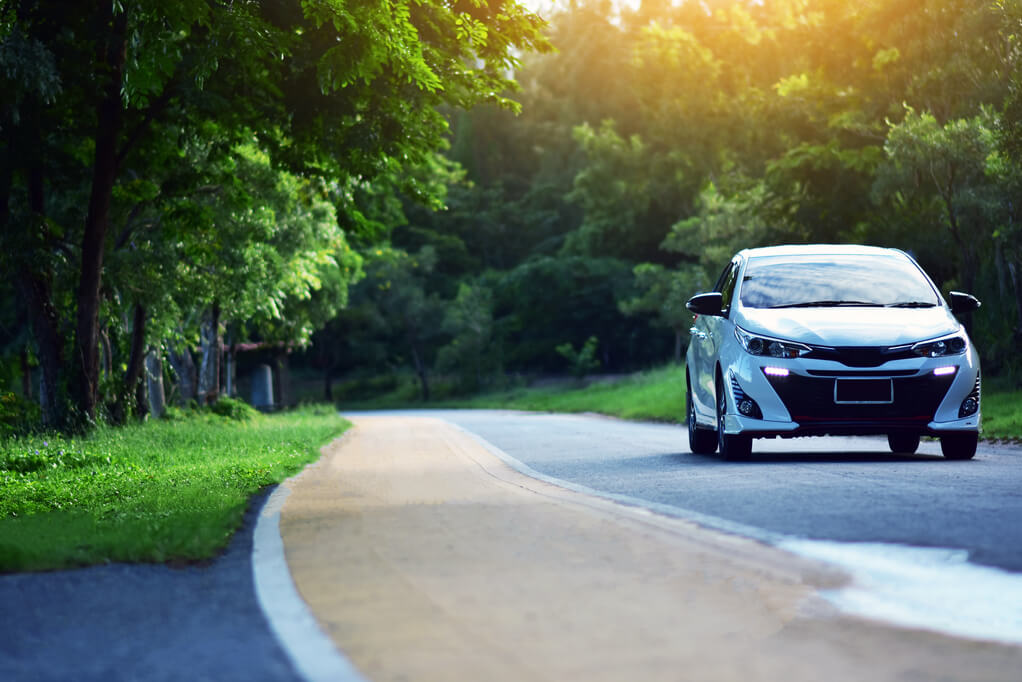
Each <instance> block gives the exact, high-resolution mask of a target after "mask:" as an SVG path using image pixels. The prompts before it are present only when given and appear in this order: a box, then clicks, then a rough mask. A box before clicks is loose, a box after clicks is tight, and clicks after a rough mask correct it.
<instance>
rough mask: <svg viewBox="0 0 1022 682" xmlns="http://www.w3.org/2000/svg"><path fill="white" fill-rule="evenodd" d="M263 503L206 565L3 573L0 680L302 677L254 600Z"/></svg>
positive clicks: (285, 680) (280, 680)
mask: <svg viewBox="0 0 1022 682" xmlns="http://www.w3.org/2000/svg"><path fill="white" fill-rule="evenodd" d="M264 500H265V495H260V496H258V497H257V498H256V499H255V500H254V501H253V503H252V505H251V508H250V510H249V512H248V513H247V514H246V515H245V520H244V523H243V525H242V528H241V529H240V530H239V531H238V532H237V533H236V534H235V536H234V538H233V540H232V541H231V543H230V546H229V547H228V548H227V550H226V551H225V552H224V554H223V555H221V556H220V557H219V558H217V559H216V560H215V561H213V562H211V563H210V564H209V565H205V566H189V567H185V568H171V567H169V566H158V565H144V564H143V565H139V564H113V565H109V566H93V567H90V568H83V569H79V570H71V571H54V572H49V573H18V574H11V575H0V604H2V605H3V607H2V608H3V617H2V618H0V680H3V681H4V682H46V681H49V680H52V681H53V682H67V681H70V680H74V681H75V682H93V681H95V682H118V681H120V680H146V681H147V682H150V681H152V682H162V681H166V682H173V681H177V680H195V681H200V680H202V681H204V680H208V681H209V682H220V681H224V680H268V681H270V680H272V681H273V682H301V680H302V677H301V676H300V675H299V674H298V673H297V672H296V671H295V669H294V668H293V667H292V665H291V662H290V660H289V659H288V657H287V655H286V654H285V652H284V650H283V649H282V648H281V646H280V644H279V643H278V642H277V639H276V638H275V637H274V635H273V632H272V630H271V629H270V625H269V623H267V621H266V618H265V617H264V615H263V612H262V610H261V609H260V606H259V602H258V601H257V599H256V594H255V586H254V584H253V577H252V561H251V557H252V530H253V528H254V525H255V518H256V512H257V511H258V510H259V509H260V508H261V506H262V504H263V501H264Z"/></svg>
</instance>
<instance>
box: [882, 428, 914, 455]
mask: <svg viewBox="0 0 1022 682" xmlns="http://www.w3.org/2000/svg"><path fill="white" fill-rule="evenodd" d="M887 445H888V446H890V448H891V452H896V453H898V454H899V455H912V454H915V451H916V450H918V449H919V434H918V433H889V434H887Z"/></svg>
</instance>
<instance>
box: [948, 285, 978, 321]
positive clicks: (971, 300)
mask: <svg viewBox="0 0 1022 682" xmlns="http://www.w3.org/2000/svg"><path fill="white" fill-rule="evenodd" d="M948 297H949V298H950V299H951V312H953V313H954V314H955V315H961V314H963V313H971V312H972V311H973V310H977V309H978V308H979V307H980V306H981V305H983V304H982V303H980V302H979V299H978V298H976V297H975V296H972V295H970V294H963V293H962V292H961V291H952V292H949V294H948Z"/></svg>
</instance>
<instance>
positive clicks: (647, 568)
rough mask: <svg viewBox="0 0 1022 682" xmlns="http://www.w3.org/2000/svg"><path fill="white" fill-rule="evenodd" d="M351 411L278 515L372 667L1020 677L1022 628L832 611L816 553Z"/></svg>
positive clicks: (831, 574)
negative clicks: (920, 623) (630, 501)
mask: <svg viewBox="0 0 1022 682" xmlns="http://www.w3.org/2000/svg"><path fill="white" fill-rule="evenodd" d="M353 421H354V423H355V428H353V429H352V430H350V431H349V432H348V433H347V434H346V435H345V436H344V437H343V438H342V439H340V440H339V441H337V442H336V443H334V444H333V445H332V446H330V448H328V450H327V453H326V455H325V456H324V457H323V459H322V460H320V462H319V463H317V464H316V465H314V466H313V467H310V468H309V469H307V470H306V471H305V472H304V473H303V474H302V475H301V476H299V477H298V478H296V479H293V480H292V481H290V482H288V483H286V484H285V485H287V486H289V487H290V488H291V494H290V496H289V498H288V500H287V502H286V503H285V505H284V508H283V510H282V513H281V517H280V530H281V535H282V537H283V542H284V547H285V551H286V556H287V562H288V566H289V568H290V571H291V575H292V577H293V578H294V581H295V584H296V585H297V588H298V591H299V593H300V594H301V596H302V598H303V599H304V600H305V601H306V602H307V603H308V605H309V607H310V608H311V610H312V612H313V614H314V615H315V617H316V619H317V620H318V622H319V624H320V625H321V627H322V628H323V630H324V631H325V632H326V633H327V635H328V636H329V637H330V638H331V639H332V640H333V642H334V643H335V644H336V645H337V647H338V648H339V649H340V650H341V651H343V652H344V653H345V654H346V655H347V656H348V657H349V658H350V660H351V661H352V662H353V663H354V665H355V667H356V668H358V669H359V670H360V671H361V672H362V673H363V674H364V675H365V676H366V677H367V678H369V679H371V680H374V681H377V682H382V681H383V680H445V681H447V680H473V681H474V680H493V681H497V680H515V681H518V680H634V679H642V680H660V679H663V680H691V681H703V680H722V681H724V680H734V681H736V682H737V681H739V680H740V681H742V682H748V681H750V680H782V679H783V680H788V681H791V682H795V681H798V680H807V681H809V680H812V681H813V682H815V681H816V680H821V679H826V680H850V681H851V680H855V681H858V680H864V679H869V680H916V679H920V680H922V679H925V680H969V681H978V680H1011V681H1013V682H1014V681H1017V680H1018V679H1019V671H1020V670H1022V648H1020V647H1012V646H1005V645H998V644H991V643H981V642H971V641H967V640H959V639H955V638H951V637H946V636H942V635H937V634H933V633H927V632H919V631H912V630H902V629H897V628H892V627H888V626H884V625H881V624H877V623H872V622H869V621H865V620H857V619H854V618H849V617H844V616H839V615H837V614H836V613H834V612H833V611H832V610H831V609H830V607H829V606H827V605H826V603H825V602H824V601H823V600H822V599H821V598H820V597H818V596H817V595H818V592H819V591H820V590H821V589H826V588H828V587H834V586H836V585H838V584H840V583H841V582H842V581H843V580H845V578H844V576H843V575H841V574H839V573H837V572H835V571H834V570H833V569H830V568H828V567H826V566H824V565H822V564H816V563H813V562H811V561H808V560H805V559H800V558H797V557H795V556H794V555H790V554H787V553H785V552H781V551H779V550H777V549H773V548H769V547H766V546H763V545H760V544H758V543H756V542H754V541H751V540H747V539H743V538H737V537H734V536H728V535H722V534H719V533H714V532H710V531H707V530H704V529H700V528H698V527H696V526H694V525H693V524H690V523H688V522H685V521H680V520H677V519H670V518H665V517H660V516H656V515H653V514H651V513H649V512H646V511H643V510H640V509H634V508H629V507H625V506H621V505H617V504H614V503H612V502H609V501H605V500H600V499H596V498H592V497H589V496H585V495H581V494H578V493H574V492H570V491H567V490H564V489H562V488H558V487H556V486H553V485H550V484H547V483H543V482H541V481H537V480H535V479H532V478H529V477H526V476H523V475H521V474H519V473H517V472H516V471H514V470H512V469H511V468H509V467H508V466H507V465H505V464H504V463H503V462H501V461H500V460H499V459H497V458H496V457H494V456H493V455H492V454H490V453H489V452H488V451H487V450H486V449H485V448H484V447H483V446H482V445H480V444H479V442H477V441H476V440H475V439H473V438H472V437H471V436H469V435H467V434H465V433H464V432H462V431H460V430H458V429H457V428H455V427H453V426H451V425H449V424H447V423H446V422H443V421H441V420H437V419H431V418H422V417H399V416H392V417H382V416H381V417H370V416H365V417H357V418H355V419H353Z"/></svg>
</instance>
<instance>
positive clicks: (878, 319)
mask: <svg viewBox="0 0 1022 682" xmlns="http://www.w3.org/2000/svg"><path fill="white" fill-rule="evenodd" d="M735 322H736V323H737V324H738V325H739V326H740V327H742V328H743V329H746V330H747V331H750V332H753V333H757V334H763V335H764V336H774V337H778V338H782V339H790V340H792V341H801V342H802V343H808V344H814V345H820V346H900V345H902V344H907V343H915V342H916V341H925V340H927V339H932V338H935V337H938V336H943V335H945V334H951V333H953V332H956V331H958V329H959V328H960V327H961V325H960V324H959V323H958V321H957V320H956V319H955V318H954V316H952V315H951V313H950V312H949V311H948V310H947V308H944V307H943V306H938V307H936V308H851V307H848V308H782V309H763V308H743V309H741V310H740V311H739V314H738V316H737V319H736V320H735Z"/></svg>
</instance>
